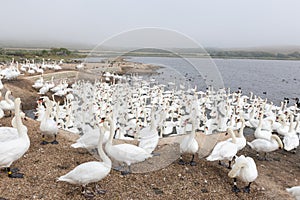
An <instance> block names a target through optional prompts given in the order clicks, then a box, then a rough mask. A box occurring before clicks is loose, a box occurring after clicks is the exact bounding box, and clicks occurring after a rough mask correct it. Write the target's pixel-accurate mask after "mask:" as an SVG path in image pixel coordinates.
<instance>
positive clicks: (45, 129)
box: [40, 97, 58, 145]
mask: <svg viewBox="0 0 300 200" xmlns="http://www.w3.org/2000/svg"><path fill="white" fill-rule="evenodd" d="M44 100H45V104H46V112H45V114H44V116H43V119H42V121H41V124H40V131H41V133H42V139H43V141H42V143H41V144H42V145H45V144H48V142H47V141H46V140H45V136H46V135H47V136H54V140H53V141H52V142H51V144H58V142H57V140H56V135H57V132H58V126H57V124H56V122H55V121H54V120H53V119H51V118H50V114H51V112H52V107H53V105H52V102H50V100H49V98H48V97H44Z"/></svg>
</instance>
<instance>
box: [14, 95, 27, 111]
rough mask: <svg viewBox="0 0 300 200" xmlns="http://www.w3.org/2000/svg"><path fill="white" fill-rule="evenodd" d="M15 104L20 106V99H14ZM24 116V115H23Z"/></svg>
mask: <svg viewBox="0 0 300 200" xmlns="http://www.w3.org/2000/svg"><path fill="white" fill-rule="evenodd" d="M15 104H21V99H20V98H16V99H15ZM23 114H24V113H23ZM24 115H25V114H24Z"/></svg>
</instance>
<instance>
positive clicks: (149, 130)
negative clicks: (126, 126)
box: [138, 106, 159, 153]
mask: <svg viewBox="0 0 300 200" xmlns="http://www.w3.org/2000/svg"><path fill="white" fill-rule="evenodd" d="M154 111H155V108H154V106H153V107H152V109H151V122H150V126H148V127H145V128H143V129H142V130H140V132H139V133H138V134H139V136H140V137H141V139H140V142H139V147H141V148H143V149H144V150H146V151H147V152H148V153H152V152H153V151H154V149H155V148H156V146H157V144H158V140H159V136H158V131H157V129H156V125H155V119H154V114H155V112H154Z"/></svg>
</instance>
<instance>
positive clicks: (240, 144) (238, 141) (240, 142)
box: [227, 117, 247, 151]
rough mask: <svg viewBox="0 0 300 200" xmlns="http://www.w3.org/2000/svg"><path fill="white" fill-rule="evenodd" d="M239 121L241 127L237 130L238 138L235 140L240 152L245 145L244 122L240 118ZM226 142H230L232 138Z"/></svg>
mask: <svg viewBox="0 0 300 200" xmlns="http://www.w3.org/2000/svg"><path fill="white" fill-rule="evenodd" d="M240 120H241V121H242V126H241V128H240V130H239V134H238V136H237V137H236V138H235V140H236V145H237V148H238V151H240V150H242V149H243V148H244V147H245V146H246V144H247V141H246V138H245V136H244V128H245V120H244V118H243V117H241V119H240ZM229 131H232V129H229ZM227 141H231V142H232V138H229V139H228V140H227Z"/></svg>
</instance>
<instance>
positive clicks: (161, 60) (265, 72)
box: [129, 57, 300, 105]
mask: <svg viewBox="0 0 300 200" xmlns="http://www.w3.org/2000/svg"><path fill="white" fill-rule="evenodd" d="M129 60H130V61H134V62H142V63H148V64H157V65H161V66H164V68H161V69H160V70H159V71H158V72H159V73H160V74H159V75H157V77H158V78H159V79H161V80H164V81H166V82H167V81H172V80H173V79H174V80H175V81H176V79H177V82H178V81H179V82H181V83H183V82H186V83H189V84H190V85H191V86H193V85H195V84H197V85H198V86H199V87H200V88H199V89H201V90H205V89H206V87H207V84H205V81H204V77H201V75H199V72H197V71H196V70H195V69H194V67H193V66H192V65H191V64H190V63H189V62H187V61H186V60H184V59H182V58H170V57H132V58H130V59H129ZM189 60H191V61H192V62H193V63H196V65H197V64H199V65H203V64H204V65H206V64H207V59H202V58H189ZM204 60H206V61H205V62H204ZM212 61H213V62H214V63H215V65H216V66H217V69H218V70H219V72H220V74H221V77H222V79H223V81H224V86H225V87H230V88H231V89H232V91H236V90H238V88H239V87H240V88H242V91H243V93H244V94H249V92H251V91H252V92H253V93H254V94H255V95H258V96H261V97H262V98H268V100H269V101H272V102H274V103H275V104H277V105H280V101H282V100H283V98H284V97H288V98H294V97H300V61H286V60H254V59H212ZM209 65H210V66H211V65H212V64H209ZM201 69H203V66H202V68H201ZM200 71H201V70H200ZM180 76H181V78H178V77H180ZM175 77H177V78H175ZM182 81H183V82H182ZM264 93H266V94H264ZM292 102H293V101H292Z"/></svg>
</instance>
